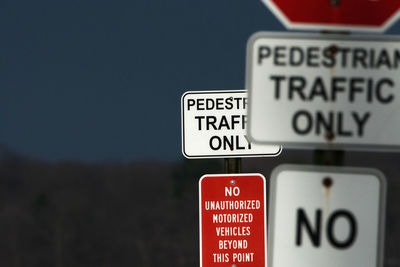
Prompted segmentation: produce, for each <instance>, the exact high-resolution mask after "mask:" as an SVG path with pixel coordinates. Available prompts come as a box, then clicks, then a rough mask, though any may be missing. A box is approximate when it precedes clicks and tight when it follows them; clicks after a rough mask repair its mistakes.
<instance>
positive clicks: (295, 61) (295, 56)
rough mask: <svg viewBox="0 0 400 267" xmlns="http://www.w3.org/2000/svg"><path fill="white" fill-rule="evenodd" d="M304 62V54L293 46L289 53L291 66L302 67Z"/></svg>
mask: <svg viewBox="0 0 400 267" xmlns="http://www.w3.org/2000/svg"><path fill="white" fill-rule="evenodd" d="M303 61H304V52H303V50H302V49H301V48H300V47H298V46H293V47H291V48H290V51H289V64H290V66H293V67H297V66H300V65H301V64H302V63H303Z"/></svg>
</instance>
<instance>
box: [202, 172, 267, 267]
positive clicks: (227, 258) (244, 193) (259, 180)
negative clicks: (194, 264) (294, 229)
mask: <svg viewBox="0 0 400 267" xmlns="http://www.w3.org/2000/svg"><path fill="white" fill-rule="evenodd" d="M199 191H200V193H199V205H200V207H199V213H200V214H199V216H200V267H211V266H212V267H215V266H229V267H235V266H236V267H240V266H243V267H250V266H251V267H266V266H267V264H266V262H267V238H266V237H267V228H266V226H267V222H266V201H265V199H266V194H265V178H264V177H263V176H262V175H261V174H231V175H229V174H224V175H204V176H203V177H202V178H201V179H200V181H199Z"/></svg>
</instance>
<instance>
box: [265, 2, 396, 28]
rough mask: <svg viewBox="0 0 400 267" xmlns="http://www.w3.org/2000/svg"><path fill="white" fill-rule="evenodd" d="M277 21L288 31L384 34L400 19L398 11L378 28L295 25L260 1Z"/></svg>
mask: <svg viewBox="0 0 400 267" xmlns="http://www.w3.org/2000/svg"><path fill="white" fill-rule="evenodd" d="M261 1H262V2H263V3H264V4H265V5H266V6H267V7H268V8H269V9H270V10H271V11H272V13H273V14H274V15H275V16H276V17H277V18H278V19H279V21H280V22H282V24H283V25H284V26H285V27H286V28H287V29H290V30H317V31H320V30H330V31H359V32H384V31H386V30H387V29H388V28H389V27H390V26H392V25H393V24H394V23H395V22H396V21H397V20H398V19H399V18H400V9H399V10H398V11H397V12H396V13H394V14H393V15H392V16H391V17H390V18H389V19H387V20H386V21H385V22H384V23H383V24H382V25H380V26H364V25H356V24H354V25H347V26H345V25H335V24H317V23H315V24H314V23H296V22H291V21H290V20H289V19H288V18H287V17H286V15H285V14H284V13H283V12H282V11H281V10H280V9H279V8H278V7H277V6H276V5H275V3H274V2H272V1H271V0H261Z"/></svg>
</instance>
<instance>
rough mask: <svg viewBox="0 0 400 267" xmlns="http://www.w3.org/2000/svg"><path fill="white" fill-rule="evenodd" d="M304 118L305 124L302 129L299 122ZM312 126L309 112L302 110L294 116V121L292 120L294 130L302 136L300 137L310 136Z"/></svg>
mask: <svg viewBox="0 0 400 267" xmlns="http://www.w3.org/2000/svg"><path fill="white" fill-rule="evenodd" d="M302 117H303V121H304V122H303V123H302V124H303V127H302V128H300V125H299V124H301V123H300V122H299V120H300V119H301V118H302ZM312 126H313V121H312V116H311V114H310V113H309V112H308V111H306V110H300V111H297V112H296V113H295V114H294V116H293V119H292V128H293V130H294V131H295V132H296V133H297V134H300V135H305V134H308V133H309V132H310V131H311V129H312Z"/></svg>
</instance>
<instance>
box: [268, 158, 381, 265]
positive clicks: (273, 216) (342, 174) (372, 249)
mask: <svg viewBox="0 0 400 267" xmlns="http://www.w3.org/2000/svg"><path fill="white" fill-rule="evenodd" d="M271 176H272V177H271V184H270V206H269V217H268V218H269V223H270V224H269V227H270V228H269V236H268V237H269V243H268V247H269V248H270V251H269V260H270V261H269V266H270V267H293V266H296V267H310V266H324V267H354V266H363V267H382V266H383V236H384V223H385V220H384V217H385V195H386V180H385V178H384V176H383V174H382V173H380V172H379V171H377V170H374V169H365V168H339V167H322V166H319V167H316V166H298V165H297V166H296V165H281V166H279V167H278V168H276V169H275V170H274V171H273V173H272V175H271Z"/></svg>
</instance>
